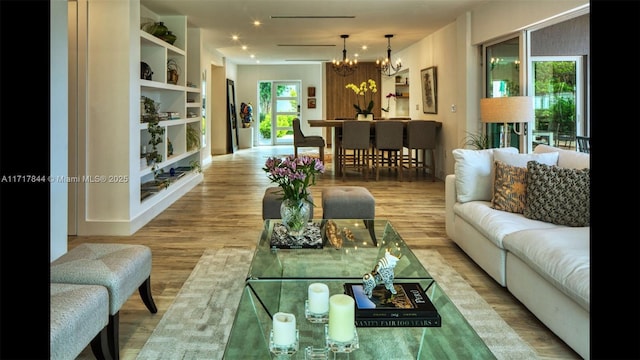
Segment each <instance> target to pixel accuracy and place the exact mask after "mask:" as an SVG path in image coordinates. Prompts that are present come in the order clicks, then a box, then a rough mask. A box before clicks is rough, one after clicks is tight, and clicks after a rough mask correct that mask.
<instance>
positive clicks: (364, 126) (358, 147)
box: [340, 120, 371, 180]
mask: <svg viewBox="0 0 640 360" xmlns="http://www.w3.org/2000/svg"><path fill="white" fill-rule="evenodd" d="M340 148H341V154H342V162H341V169H342V179H343V180H345V178H346V168H347V167H350V168H354V169H356V170H362V171H363V173H364V179H365V180H368V175H369V149H370V148H371V121H366V120H345V121H344V123H343V124H342V141H341V142H340ZM347 150H351V151H352V154H347Z"/></svg>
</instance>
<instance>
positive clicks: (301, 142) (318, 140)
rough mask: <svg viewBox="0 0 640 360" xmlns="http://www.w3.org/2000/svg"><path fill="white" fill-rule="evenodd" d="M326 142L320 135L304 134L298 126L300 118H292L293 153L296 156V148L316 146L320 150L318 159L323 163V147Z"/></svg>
mask: <svg viewBox="0 0 640 360" xmlns="http://www.w3.org/2000/svg"><path fill="white" fill-rule="evenodd" d="M325 146H326V144H325V141H324V138H323V137H322V136H320V135H310V136H306V135H305V134H304V133H303V132H302V129H301V128H300V119H299V118H295V119H293V155H294V156H295V157H298V148H302V147H317V148H318V149H319V152H320V161H322V163H324V148H325Z"/></svg>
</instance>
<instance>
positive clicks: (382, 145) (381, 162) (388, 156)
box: [373, 121, 404, 181]
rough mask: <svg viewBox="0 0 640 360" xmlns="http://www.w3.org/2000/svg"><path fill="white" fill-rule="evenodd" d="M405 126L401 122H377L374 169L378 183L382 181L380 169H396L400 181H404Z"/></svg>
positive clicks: (374, 143)
mask: <svg viewBox="0 0 640 360" xmlns="http://www.w3.org/2000/svg"><path fill="white" fill-rule="evenodd" d="M403 136H404V124H403V123H402V122H400V121H377V122H376V123H375V138H374V141H373V149H374V152H375V153H374V155H373V167H374V168H375V169H376V181H378V180H379V179H380V168H382V167H387V168H388V169H389V170H391V169H395V170H396V172H397V177H398V180H399V181H402V152H403Z"/></svg>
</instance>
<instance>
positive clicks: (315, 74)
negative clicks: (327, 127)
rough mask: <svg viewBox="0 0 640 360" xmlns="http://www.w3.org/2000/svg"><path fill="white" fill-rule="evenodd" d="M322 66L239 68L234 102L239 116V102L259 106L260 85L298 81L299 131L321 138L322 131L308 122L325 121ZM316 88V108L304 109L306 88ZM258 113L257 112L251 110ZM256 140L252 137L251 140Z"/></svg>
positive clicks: (246, 66)
mask: <svg viewBox="0 0 640 360" xmlns="http://www.w3.org/2000/svg"><path fill="white" fill-rule="evenodd" d="M323 67H324V65H323V64H310V65H238V73H237V80H236V83H235V85H236V100H237V103H238V109H237V111H238V113H240V104H241V103H242V102H251V103H252V104H254V106H257V104H258V82H259V81H284V80H301V81H302V86H301V88H300V92H301V94H300V95H301V96H300V119H301V120H302V121H301V122H300V127H301V128H302V132H303V133H304V134H305V135H322V128H318V127H315V128H312V127H310V126H309V124H308V123H307V120H316V119H324V114H323V108H324V105H323V101H322V99H323V97H324V93H323V89H324V87H323V82H322V81H323V80H322V79H323V74H322V69H323ZM309 86H315V87H316V96H315V97H316V108H315V109H307V87H309ZM254 111H257V108H254ZM254 139H255V137H254Z"/></svg>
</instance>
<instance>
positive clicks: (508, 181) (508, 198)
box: [491, 160, 527, 214]
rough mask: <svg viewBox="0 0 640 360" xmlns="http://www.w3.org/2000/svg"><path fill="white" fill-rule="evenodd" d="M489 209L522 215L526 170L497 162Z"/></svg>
mask: <svg viewBox="0 0 640 360" xmlns="http://www.w3.org/2000/svg"><path fill="white" fill-rule="evenodd" d="M495 163H496V165H495V175H496V177H495V181H494V183H493V199H491V207H492V208H494V209H496V210H502V211H508V212H512V213H519V214H522V213H523V212H524V207H525V200H526V198H525V195H526V174H527V168H524V167H518V166H511V165H507V164H505V163H504V162H502V161H500V160H497V161H496V162H495Z"/></svg>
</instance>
